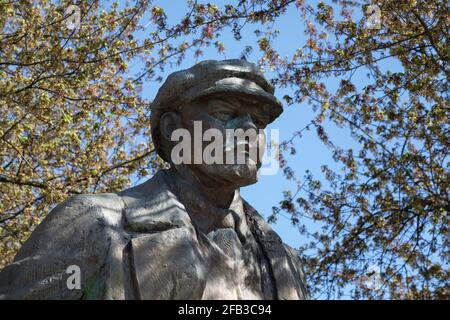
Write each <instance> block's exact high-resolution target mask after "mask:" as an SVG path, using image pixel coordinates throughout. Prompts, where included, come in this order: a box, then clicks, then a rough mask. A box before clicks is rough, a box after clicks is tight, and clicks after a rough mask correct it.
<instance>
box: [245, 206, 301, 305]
mask: <svg viewBox="0 0 450 320" xmlns="http://www.w3.org/2000/svg"><path fill="white" fill-rule="evenodd" d="M243 201H244V210H245V213H246V215H247V220H248V223H249V225H250V228H251V229H252V232H253V234H254V236H255V237H256V239H257V241H258V242H259V244H260V245H261V247H262V249H263V251H264V253H265V255H266V257H267V259H268V260H269V262H270V265H271V267H272V274H273V277H274V279H275V286H276V290H277V297H276V298H277V299H280V300H298V299H300V300H301V299H305V295H304V291H303V288H302V287H301V282H300V281H301V279H300V278H299V277H297V274H296V271H297V270H296V269H295V267H294V266H293V263H292V261H291V257H290V256H289V254H288V252H287V251H286V248H285V246H284V244H283V242H282V240H281V238H280V237H279V236H278V235H277V234H276V233H275V231H273V230H272V228H271V227H270V226H269V224H268V223H267V222H266V221H265V220H264V218H263V217H261V216H260V215H259V214H258V212H257V211H256V210H255V209H254V208H253V207H252V206H251V205H250V204H248V202H247V201H245V200H243Z"/></svg>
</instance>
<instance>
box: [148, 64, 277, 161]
mask: <svg viewBox="0 0 450 320" xmlns="http://www.w3.org/2000/svg"><path fill="white" fill-rule="evenodd" d="M274 91H275V90H274V88H273V86H272V85H271V84H270V83H269V82H268V81H267V80H266V78H264V75H263V74H262V73H261V72H260V71H259V70H258V68H257V67H256V65H255V64H253V63H250V62H247V61H245V60H239V59H232V60H222V61H217V60H205V61H202V62H200V63H197V64H196V65H194V66H193V67H191V68H189V69H185V70H180V71H177V72H174V73H172V74H170V75H169V76H168V77H167V79H166V81H165V82H164V83H163V85H162V86H161V87H160V88H159V90H158V93H157V94H156V97H155V99H154V100H153V102H152V106H151V109H152V113H151V126H152V128H151V129H152V139H153V144H154V146H155V148H156V150H157V151H158V154H159V155H160V156H161V157H163V158H165V157H164V155H163V153H162V152H161V149H160V135H159V119H160V117H161V115H162V114H164V113H165V112H168V111H174V110H177V109H179V108H180V107H182V106H183V105H185V104H187V103H188V102H191V101H193V100H196V99H198V98H201V97H205V96H209V95H213V94H220V93H228V94H230V95H232V94H236V95H245V96H249V97H253V98H254V99H255V100H257V101H258V105H259V106H261V108H262V109H263V110H264V112H266V113H267V114H268V115H269V122H272V121H273V120H275V119H276V118H277V117H278V116H279V115H280V114H281V112H282V111H283V106H282V104H281V103H280V101H279V100H278V99H277V98H276V97H275V96H274V95H273V94H274ZM165 160H167V159H165Z"/></svg>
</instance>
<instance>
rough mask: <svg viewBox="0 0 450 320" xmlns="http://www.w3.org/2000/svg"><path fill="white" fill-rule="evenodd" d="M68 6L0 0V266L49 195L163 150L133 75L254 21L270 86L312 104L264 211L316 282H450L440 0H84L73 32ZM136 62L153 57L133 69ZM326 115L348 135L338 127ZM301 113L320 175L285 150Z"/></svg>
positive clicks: (343, 289) (103, 180) (92, 183)
mask: <svg viewBox="0 0 450 320" xmlns="http://www.w3.org/2000/svg"><path fill="white" fill-rule="evenodd" d="M69 4H70V2H69V1H62V2H56V1H46V0H40V1H38V0H35V1H32V0H27V1H17V2H10V1H0V12H2V13H3V12H4V14H2V15H1V16H0V28H1V33H0V192H1V193H0V194H1V198H0V199H1V202H0V241H1V242H0V257H1V261H0V265H4V264H6V263H8V262H10V261H11V259H12V257H13V255H14V253H15V252H16V251H17V250H18V248H19V247H20V245H21V244H22V243H23V241H24V240H26V238H27V237H28V235H29V234H30V232H31V231H32V230H33V228H34V227H35V226H36V225H37V224H38V223H39V221H41V219H42V218H43V217H44V216H45V214H46V213H47V212H48V210H49V208H51V207H52V206H53V205H55V204H56V203H58V202H60V201H62V200H63V199H65V198H67V197H68V196H70V195H71V194H74V193H84V192H104V191H116V190H120V189H122V188H123V187H124V186H125V185H126V184H127V183H129V181H130V178H131V177H137V178H140V177H143V176H146V175H147V174H149V173H151V172H152V170H153V169H154V168H156V167H159V166H161V165H162V162H161V161H160V159H159V158H157V156H156V155H155V154H154V152H153V151H152V150H153V148H152V144H151V141H150V138H149V126H148V116H149V105H150V101H148V100H146V99H144V98H143V93H142V92H141V88H142V85H143V82H144V81H148V82H150V83H152V82H154V81H158V80H161V76H160V73H161V72H162V71H163V70H164V67H165V66H166V65H167V64H172V63H180V62H181V61H182V60H183V59H184V58H185V55H186V53H187V52H192V53H193V54H194V56H195V57H196V58H199V57H201V56H202V54H203V53H204V50H205V48H207V47H208V46H214V47H215V48H216V49H217V51H218V52H219V53H224V52H226V48H225V45H224V36H225V35H226V34H227V32H231V34H232V35H233V37H234V39H235V40H236V41H241V42H244V41H248V40H247V38H246V33H245V28H246V27H248V26H249V25H251V26H253V27H255V28H256V29H255V30H254V35H255V36H256V38H257V41H256V46H252V45H251V43H250V42H248V45H247V46H246V49H245V50H244V51H243V52H242V54H241V56H242V57H243V58H246V57H248V56H249V55H250V54H252V53H253V50H254V49H256V50H257V49H259V53H258V54H260V56H261V59H260V61H259V63H260V64H261V65H263V66H267V67H269V68H270V69H271V70H272V71H273V74H274V76H273V79H272V80H273V83H274V85H276V86H278V87H286V88H289V89H290V90H291V92H292V93H293V94H292V95H286V96H285V97H284V99H285V100H286V103H287V104H289V105H298V104H301V103H305V104H307V105H309V106H310V107H311V108H312V110H314V112H315V117H314V120H313V121H312V122H311V123H310V124H309V125H308V126H307V127H306V128H299V129H298V131H297V132H294V134H293V136H292V139H290V140H289V141H285V142H284V143H282V144H281V147H282V148H283V150H284V154H283V155H282V156H281V157H280V164H281V166H282V167H283V170H284V173H285V176H286V178H287V179H288V180H292V181H295V182H296V183H297V186H298V188H297V189H296V190H291V191H290V190H287V191H285V192H284V199H283V200H282V201H281V202H280V204H279V206H277V207H274V210H273V215H272V216H271V217H270V220H271V221H275V220H276V218H277V216H278V214H280V213H281V212H283V211H284V212H287V213H289V214H290V217H291V220H292V223H293V224H294V225H296V226H298V229H299V231H300V233H301V234H302V235H303V236H305V237H307V238H308V239H309V240H308V241H307V242H306V243H305V245H304V246H302V247H301V248H300V251H301V252H302V254H303V255H304V263H305V269H306V270H305V271H306V274H307V275H308V283H309V286H310V289H311V292H312V295H313V297H318V298H321V297H325V298H339V297H342V296H344V295H348V294H350V295H351V296H352V297H354V298H411V299H417V298H420V299H424V298H427V299H428V298H448V297H449V285H448V280H449V269H448V260H449V254H448V251H449V250H448V247H449V238H448V235H449V230H448V224H449V223H448V222H449V221H448V220H449V219H448V212H449V208H450V206H449V180H450V177H449V170H448V169H449V161H448V160H449V158H448V150H449V140H448V137H449V125H448V115H449V114H448V113H449V108H448V75H449V71H448V60H449V55H450V54H449V50H448V22H449V20H448V19H449V18H448V17H449V9H448V3H446V2H445V1H444V2H442V1H438V0H430V1H415V0H401V1H387V0H376V1H373V4H376V5H377V6H378V8H379V9H380V12H381V15H380V18H381V20H380V24H379V28H378V27H375V28H373V26H371V25H368V24H367V22H368V19H367V17H364V14H362V15H361V12H364V10H365V9H366V4H365V3H363V2H358V1H340V0H336V1H332V2H328V3H325V2H318V3H317V2H315V1H309V2H307V1H303V0H290V1H289V0H271V1H262V0H240V1H234V2H231V1H230V2H227V3H226V4H222V5H219V4H214V3H209V2H208V3H201V1H187V2H186V4H187V11H186V13H185V14H184V15H183V17H182V19H181V20H180V21H178V22H175V23H169V20H168V17H167V15H166V11H165V10H164V8H162V7H161V6H157V5H155V4H153V3H152V2H151V1H136V2H135V3H131V4H129V5H123V4H114V3H112V4H110V5H108V6H105V5H104V4H102V5H101V6H102V8H100V5H99V2H98V1H78V2H77V5H78V6H79V7H80V8H81V16H82V18H81V21H82V23H81V24H80V27H79V28H77V29H75V30H71V29H69V28H67V24H66V23H67V19H68V18H69V17H68V16H67V14H66V13H65V11H64V10H65V8H67V7H68V5H69ZM290 10H295V11H296V12H297V15H298V16H299V17H300V19H301V22H302V23H303V24H304V26H305V30H306V31H305V36H304V40H305V41H304V44H301V43H300V42H298V43H297V42H294V41H293V42H292V44H291V45H292V46H293V50H294V51H295V54H293V55H292V56H290V57H289V56H283V55H282V54H281V53H279V52H278V51H277V45H276V37H277V35H278V34H279V33H282V32H283V30H281V31H280V30H276V25H277V21H279V19H282V18H283V16H284V15H286V14H287V13H288V12H290ZM146 15H149V16H150V22H148V24H146V25H144V24H143V23H142V21H143V20H145V19H144V17H146ZM147 21H148V19H147ZM144 23H145V22H144ZM256 50H255V51H256ZM137 61H138V62H141V61H143V62H144V65H145V69H144V70H141V71H140V72H138V73H137V74H136V75H134V76H131V73H132V72H131V69H132V66H133V64H134V63H136V62H137ZM329 79H335V80H337V82H338V86H337V88H334V87H333V86H330V85H329V81H328V80H329ZM330 125H334V126H338V127H339V128H342V130H343V131H344V132H349V136H350V137H351V138H352V139H353V142H354V146H355V147H352V148H351V149H350V148H343V147H342V146H339V145H338V144H337V143H336V142H335V141H333V140H334V139H333V136H331V135H330V134H328V128H329V127H330ZM311 129H314V130H315V132H316V133H317V135H318V137H319V138H320V139H321V140H322V141H323V143H324V144H325V145H326V146H327V147H328V148H329V150H330V153H331V155H332V157H333V159H334V160H335V161H336V165H335V166H333V167H331V166H326V165H324V166H323V167H322V169H323V175H324V179H319V178H317V177H314V176H313V175H312V174H311V173H310V172H309V171H307V172H306V174H305V176H304V177H302V178H299V177H297V174H296V173H295V172H294V170H293V169H292V168H291V167H290V166H289V161H290V160H289V159H291V158H292V157H295V156H296V145H295V141H296V139H300V138H301V137H302V134H303V133H304V131H305V130H311ZM308 220H309V221H313V222H314V223H313V224H314V226H315V227H311V223H305V221H308ZM375 276H376V277H375Z"/></svg>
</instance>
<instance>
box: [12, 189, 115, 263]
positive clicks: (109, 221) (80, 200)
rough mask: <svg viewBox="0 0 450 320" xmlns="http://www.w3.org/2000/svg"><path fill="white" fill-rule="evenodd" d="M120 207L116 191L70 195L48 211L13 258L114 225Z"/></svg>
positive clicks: (45, 250) (80, 238) (44, 249)
mask: <svg viewBox="0 0 450 320" xmlns="http://www.w3.org/2000/svg"><path fill="white" fill-rule="evenodd" d="M122 211H123V201H122V200H121V198H120V197H119V196H118V195H117V194H114V193H107V194H106V193H105V194H80V195H74V196H72V197H70V198H68V199H67V200H66V201H64V202H62V203H60V204H59V205H57V206H56V207H55V208H54V209H53V210H51V211H50V212H49V214H48V215H47V216H46V217H45V218H44V220H43V221H42V222H41V223H40V224H39V225H38V226H37V227H36V229H35V230H34V231H33V232H32V234H31V236H30V238H29V239H28V240H27V241H26V242H25V243H24V245H23V246H22V248H21V249H20V251H19V252H18V254H17V255H16V257H15V259H14V260H15V261H17V260H21V259H23V258H25V257H28V256H30V255H32V254H36V252H49V251H50V252H51V251H52V249H53V248H54V247H58V246H65V244H67V243H75V242H77V241H82V240H83V239H84V238H85V237H86V236H87V235H89V234H91V233H92V232H98V231H99V230H103V229H106V228H112V227H115V226H118V225H120V223H121V220H122ZM98 234H99V236H101V235H102V234H104V233H102V232H100V233H98Z"/></svg>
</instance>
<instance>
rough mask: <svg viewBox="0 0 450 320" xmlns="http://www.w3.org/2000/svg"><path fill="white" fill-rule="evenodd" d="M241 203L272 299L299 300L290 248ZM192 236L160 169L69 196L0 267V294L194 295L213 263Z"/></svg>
mask: <svg viewBox="0 0 450 320" xmlns="http://www.w3.org/2000/svg"><path fill="white" fill-rule="evenodd" d="M243 202H244V203H243V204H244V211H245V215H246V219H247V223H248V224H249V226H250V229H251V231H252V233H253V235H254V237H255V239H256V240H257V242H258V243H259V245H260V247H261V249H262V251H263V252H264V256H265V258H266V260H267V261H268V265H269V268H268V269H269V272H270V273H271V279H272V281H273V286H274V292H275V297H274V298H275V299H306V298H307V291H306V286H305V278H304V274H303V271H302V267H301V262H300V258H299V256H298V254H297V252H296V251H295V250H293V249H292V248H290V247H289V246H287V245H285V244H283V242H282V241H281V239H280V237H279V236H278V235H277V234H276V233H275V232H274V231H273V230H272V228H271V227H270V226H269V225H268V223H267V222H265V220H264V219H263V218H262V217H261V216H260V215H259V214H258V213H257V212H256V210H255V209H253V208H252V207H251V206H250V205H249V204H248V203H247V202H246V201H243ZM199 237H201V235H199V234H198V232H196V230H195V228H194V226H193V224H192V222H191V219H190V217H189V215H188V213H187V212H186V210H185V208H184V206H183V205H182V204H181V203H180V202H179V201H178V199H177V198H176V196H175V195H174V193H172V192H171V190H170V188H169V186H168V184H167V183H166V182H165V180H164V175H163V174H162V173H161V171H160V172H158V173H157V174H156V175H155V176H154V177H153V178H151V179H150V180H148V181H146V182H145V183H143V184H140V185H138V186H136V187H133V188H130V189H127V190H124V191H122V192H119V193H105V194H84V195H76V196H73V197H71V198H69V199H68V200H66V201H65V202H63V203H61V204H60V205H58V206H57V207H56V208H55V209H53V210H52V211H51V212H50V213H49V214H48V215H47V217H46V218H45V219H44V220H43V222H42V223H41V224H40V225H39V226H38V227H37V228H36V229H35V231H34V232H33V233H32V234H31V236H30V238H29V239H28V240H27V241H26V242H25V243H24V245H23V246H22V248H21V249H20V251H19V252H18V253H17V255H16V257H15V259H14V261H13V263H12V264H10V265H8V266H6V267H5V268H4V269H3V270H1V271H0V299H201V298H202V294H203V290H204V288H205V281H206V277H205V275H206V274H208V272H210V268H214V264H211V263H209V262H208V256H206V255H205V254H204V253H202V250H201V247H202V244H201V243H200V239H199ZM70 266H77V267H79V270H80V276H81V281H80V282H81V288H69V286H68V285H67V283H68V281H70V279H69V277H70V276H71V275H72V274H71V273H70V272H68V270H69V269H68V268H69V267H70ZM72 270H73V269H72ZM219 298H220V297H219Z"/></svg>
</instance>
